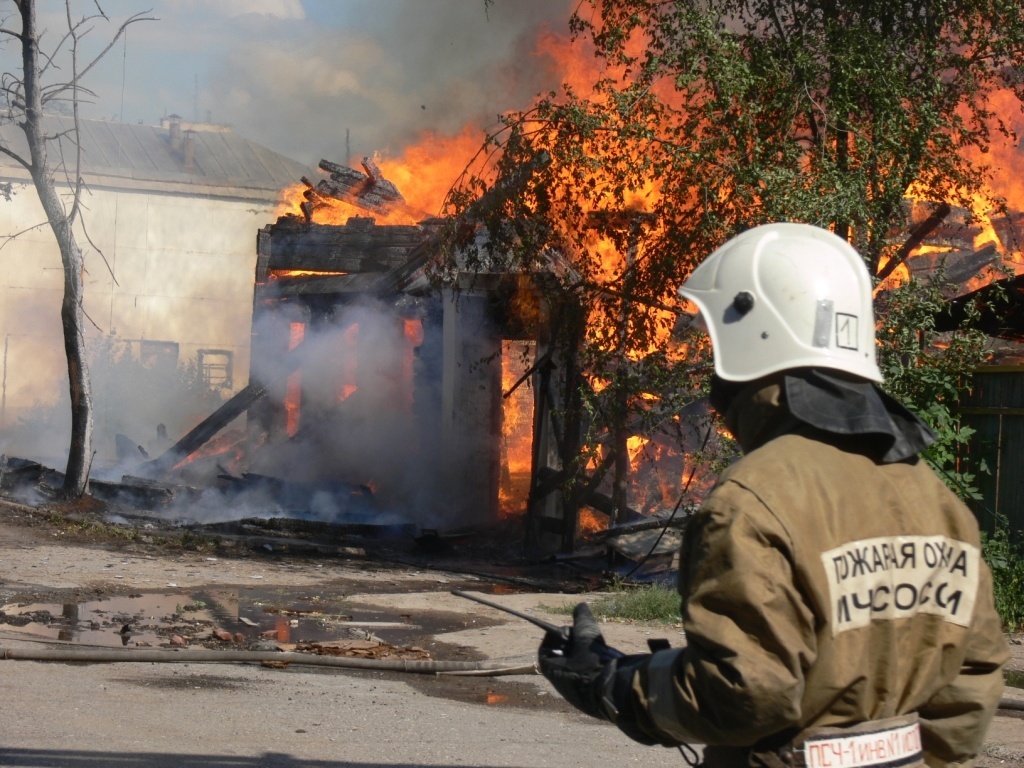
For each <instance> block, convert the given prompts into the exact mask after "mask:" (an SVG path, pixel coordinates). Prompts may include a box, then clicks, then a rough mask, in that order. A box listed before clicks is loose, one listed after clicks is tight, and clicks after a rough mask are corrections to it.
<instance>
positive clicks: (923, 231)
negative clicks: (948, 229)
mask: <svg viewBox="0 0 1024 768" xmlns="http://www.w3.org/2000/svg"><path fill="white" fill-rule="evenodd" d="M951 210H952V208H950V206H949V203H945V202H944V203H939V205H938V206H937V207H936V208H935V210H934V211H932V212H931V214H930V215H929V216H928V218H926V219H925V220H924V221H922V222H921V223H920V224H918V225H917V226H916V227H914V228H913V230H911V232H910V237H908V238H907V241H906V242H905V243H903V245H902V246H900V249H899V250H898V251H897V252H896V254H895V255H894V256H893V257H892V258H891V259H890V260H889V262H888V263H887V264H886V265H885V266H884V267H882V268H881V269H880V270H878V274H876V275H875V277H876V278H878V279H879V280H885V278H887V277H888V276H889V275H891V274H892V273H893V271H894V270H895V269H896V268H897V267H898V266H899V265H900V264H902V263H903V262H904V261H906V260H907V256H909V255H910V252H911V251H912V250H914V249H915V248H917V247H918V246H919V245H920V244H921V243H922V242H923V241H924V239H925V238H926V237H928V235H929V234H931V232H932V230H934V229H935V228H936V227H937V226H939V224H941V223H942V222H943V221H944V220H945V218H946V217H947V216H949V212H950V211H951Z"/></svg>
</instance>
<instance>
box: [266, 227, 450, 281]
mask: <svg viewBox="0 0 1024 768" xmlns="http://www.w3.org/2000/svg"><path fill="white" fill-rule="evenodd" d="M430 234H431V228H429V227H422V226H415V225H398V224H392V225H387V226H380V227H378V226H376V224H375V222H374V220H373V219H368V218H360V217H352V218H350V219H349V220H348V223H347V224H345V225H344V226H338V225H331V224H308V223H306V222H304V221H303V220H302V219H299V218H295V219H294V220H292V219H289V218H282V219H278V221H277V223H276V224H274V225H271V226H269V227H265V228H263V229H262V230H260V233H259V236H258V241H257V250H258V251H259V254H260V256H261V264H260V266H261V267H262V268H264V269H266V270H315V271H321V272H386V271H387V270H389V269H393V268H395V267H397V266H399V265H401V264H403V263H405V261H406V259H408V257H409V251H411V250H412V249H413V248H415V247H416V246H417V245H419V244H420V243H422V242H423V241H424V240H425V239H427V237H429V236H430ZM263 259H265V266H264V263H262V262H263ZM257 279H258V280H260V281H261V282H262V281H263V280H265V279H266V275H265V274H264V275H257Z"/></svg>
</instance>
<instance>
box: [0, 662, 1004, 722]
mask: <svg viewBox="0 0 1024 768" xmlns="http://www.w3.org/2000/svg"><path fill="white" fill-rule="evenodd" d="M0 660H2V661H57V662H84V663H93V664H97V663H99V664H111V663H125V662H147V663H157V664H161V663H162V664H188V663H193V662H196V663H199V662H261V663H262V662H267V663H271V664H275V665H277V664H301V665H305V666H312V667H335V668H338V669H370V670H376V671H384V672H411V673H414V674H422V675H464V676H477V677H500V676H503V675H535V674H537V667H536V666H535V665H533V664H520V665H514V666H510V665H509V664H507V663H503V662H500V661H417V660H409V659H360V658H350V657H347V656H318V655H313V654H308V653H295V652H293V651H206V650H203V651H199V650H189V651H135V650H133V651H118V650H114V649H86V648H67V649H64V648H61V649H51V648H46V649H34V648H33V649H19V648H0ZM999 709H1005V710H1010V711H1014V712H1024V699H1011V698H1006V697H1003V698H1002V699H1001V700H1000V702H999Z"/></svg>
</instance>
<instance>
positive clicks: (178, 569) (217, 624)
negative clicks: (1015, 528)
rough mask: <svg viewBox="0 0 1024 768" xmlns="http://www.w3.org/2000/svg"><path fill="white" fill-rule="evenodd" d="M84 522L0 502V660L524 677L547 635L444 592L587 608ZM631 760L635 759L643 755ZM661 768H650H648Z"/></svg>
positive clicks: (507, 692) (450, 568) (518, 697)
mask: <svg viewBox="0 0 1024 768" xmlns="http://www.w3.org/2000/svg"><path fill="white" fill-rule="evenodd" d="M79 512H80V511H79ZM89 514H91V513H87V514H85V515H83V514H80V513H79V514H72V515H66V514H58V515H55V514H52V513H47V512H42V511H34V510H31V509H29V508H26V507H21V506H19V505H15V504H9V503H6V502H3V501H0V609H2V612H0V646H6V647H9V648H30V647H47V648H81V647H86V646H94V645H99V646H104V647H111V648H114V647H127V648H152V649H155V648H174V647H178V648H192V649H195V648H222V649H229V648H230V649H248V650H269V649H273V648H284V649H291V648H293V647H295V646H296V644H297V643H302V642H303V641H307V642H313V643H321V644H323V645H324V646H331V645H332V644H333V645H334V646H335V647H342V648H344V649H345V651H344V652H345V653H346V654H347V655H353V654H354V655H359V654H363V655H365V656H367V657H370V658H388V657H395V658H423V657H425V656H429V657H430V658H434V659H444V660H458V661H466V660H493V661H500V662H501V663H502V664H505V665H507V666H509V667H522V666H528V665H530V664H531V663H532V661H533V659H534V657H535V652H536V645H537V642H538V641H539V639H540V630H539V629H536V628H534V627H531V626H530V625H529V624H527V623H525V622H523V621H521V620H519V619H517V618H514V617H512V616H508V615H505V614H501V613H499V612H497V611H495V610H493V609H491V608H488V607H486V606H483V605H479V604H477V603H473V602H470V601H467V600H465V599H462V598H459V597H456V596H454V595H452V594H451V590H453V589H460V590H467V591H472V592H477V593H480V594H482V595H485V596H487V597H488V598H489V599H492V600H495V601H497V602H500V603H502V604H503V605H506V606H508V607H511V608H515V609H518V610H520V611H525V612H527V613H529V614H531V615H534V616H536V617H538V618H541V619H544V620H547V621H550V622H552V623H555V624H562V623H565V621H566V618H567V617H566V616H565V615H564V614H560V613H557V612H554V610H553V609H557V608H558V607H560V606H565V605H568V604H572V603H575V602H576V601H578V600H579V599H581V595H578V594H565V593H560V592H559V591H557V590H555V589H553V588H552V586H551V582H550V581H549V582H547V583H546V584H545V583H543V582H541V583H539V584H533V585H532V586H527V583H528V582H529V581H530V580H529V579H528V578H525V577H524V576H523V574H519V576H517V577H509V576H508V575H507V574H505V575H503V574H502V573H501V572H499V569H497V568H492V569H491V572H490V573H488V572H487V570H488V569H487V568H484V567H483V566H481V565H480V564H479V563H477V564H476V565H475V566H474V565H472V563H470V562H466V563H464V564H463V566H464V567H458V565H457V564H456V565H453V564H452V562H451V560H450V559H449V560H447V561H446V567H445V568H444V569H441V568H438V567H436V566H435V565H434V564H433V563H431V562H430V558H426V557H422V555H420V556H418V559H416V558H413V560H412V561H408V558H406V559H407V562H405V563H396V562H394V561H390V562H389V561H386V560H384V559H380V556H379V553H378V554H375V553H374V552H372V551H368V550H367V549H366V548H361V547H358V546H355V547H354V546H351V544H350V543H339V544H338V546H336V547H334V548H333V551H327V552H325V553H323V554H318V553H317V552H316V551H313V552H302V553H297V552H296V551H294V549H295V548H289V547H287V546H283V547H282V546H279V545H276V544H273V543H266V542H264V543H259V542H256V543H255V545H254V546H253V542H251V541H250V542H247V543H246V544H245V545H240V544H239V542H238V541H237V540H234V541H227V540H221V541H212V542H211V541H210V540H199V539H196V538H195V537H189V536H186V537H185V539H184V540H183V539H182V534H181V532H180V531H178V532H170V531H165V530H161V529H160V528H159V526H147V527H144V528H143V529H142V530H143V531H144V532H143V533H142V535H139V530H138V528H136V530H135V532H134V533H131V534H130V535H125V534H124V533H123V532H119V531H118V530H116V529H111V528H109V527H106V526H96V525H89V524H84V523H83V522H82V521H83V519H87V518H88V515H89ZM183 544H184V545H185V546H182V545H183ZM327 549H328V550H330V549H331V548H327ZM569 586H570V587H571V588H572V589H576V588H578V587H579V584H578V583H571V584H569ZM582 597H584V598H585V597H586V596H585V595H583V596H582ZM161 601H163V602H161ZM140 606H142V607H140ZM603 631H604V633H605V636H606V639H607V640H608V642H609V643H610V644H611V645H613V646H616V647H618V648H620V649H621V650H623V651H625V652H627V653H630V652H642V651H643V650H645V648H646V642H647V640H648V639H651V638H662V637H664V638H666V639H668V640H669V641H670V642H671V643H672V644H673V645H679V644H681V643H682V642H684V638H683V637H682V633H681V631H680V630H679V629H678V628H674V627H667V628H666V627H664V626H648V625H644V624H635V623H634V624H624V623H607V624H605V625H604V628H603ZM1011 640H1012V643H1013V644H1012V645H1011V648H1012V652H1013V658H1012V661H1011V662H1010V665H1009V668H1010V669H1011V670H1014V671H1016V672H1019V673H1021V675H1024V645H1021V642H1020V641H1021V638H1020V637H1017V638H1012V639H1011ZM0 663H5V664H13V663H17V662H10V661H8V662H0ZM217 666H220V665H217ZM406 677H412V678H417V679H413V680H410V681H407V684H408V685H410V686H412V688H414V689H415V690H417V691H419V692H420V693H422V694H424V695H426V696H430V697H433V698H435V699H445V700H449V701H453V702H463V703H469V704H474V705H476V706H479V707H484V708H493V707H494V706H495V705H498V706H499V707H508V708H510V711H511V710H519V711H522V710H529V711H530V712H533V713H543V712H550V713H557V714H558V716H559V717H561V718H563V719H564V718H566V717H569V718H571V717H574V716H575V713H573V712H572V710H571V709H570V708H569V707H568V705H566V704H565V703H564V702H563V701H561V700H560V699H559V698H558V697H557V696H556V695H554V691H553V689H551V688H550V687H549V686H548V684H547V682H546V681H545V680H544V679H543V678H541V677H539V676H536V675H525V674H518V675H514V676H510V677H497V678H493V677H492V678H486V680H485V681H481V682H479V683H477V682H473V681H471V680H470V679H467V678H449V679H448V680H445V681H440V680H439V678H436V677H426V676H422V677H421V676H416V675H412V676H406ZM196 687H198V686H196ZM1006 696H1007V697H1012V698H1015V699H1020V700H1022V701H1024V690H1022V689H1018V688H1008V689H1007V693H1006ZM5 698H8V699H9V698H10V697H9V696H5ZM1022 719H1024V718H1022V715H1021V713H1014V712H1009V711H1000V714H999V715H998V716H997V717H996V720H995V722H994V724H993V727H992V729H991V732H990V734H989V739H988V743H987V746H986V754H985V756H984V757H983V758H982V760H981V761H980V762H979V765H981V766H983V767H984V768H992V767H993V766H1015V765H1020V766H1024V723H1022ZM575 727H577V728H579V727H582V725H577V726H575ZM611 736H612V737H614V734H612V735H611ZM26 738H27V736H26ZM5 740H6V737H5V736H4V735H2V733H0V764H2V765H7V764H12V765H13V764H17V765H28V764H30V763H28V762H24V761H20V762H4V760H3V755H4V749H3V746H4V742H5ZM613 741H614V739H613ZM7 746H10V744H9V743H8V744H7ZM638 749H639V748H638ZM637 754H638V755H640V756H641V758H640V759H642V757H643V755H644V754H645V753H644V752H643V750H642V749H641V750H640V752H638V753H637ZM25 759H27V758H25ZM530 759H534V758H530ZM661 759H662V758H659V759H657V760H655V761H654V762H652V761H651V760H643V761H644V762H646V763H647V764H649V765H655V764H661ZM678 761H679V757H678V755H676V756H675V759H674V763H675V764H678ZM542 762H543V761H538V762H536V763H529V762H527V763H525V764H542ZM32 764H35V763H32ZM39 764H40V765H43V764H46V765H49V764H54V765H56V764H60V763H44V762H41V763H39ZM68 764H69V765H77V764H78V763H74V762H69V763H68ZM224 764H225V765H227V764H228V763H224ZM422 764H433V763H431V762H429V761H424V762H423V763H422ZM453 764H462V763H460V762H459V761H458V760H454V761H453ZM545 764H546V763H545ZM592 764H596V763H592ZM232 765H233V763H232Z"/></svg>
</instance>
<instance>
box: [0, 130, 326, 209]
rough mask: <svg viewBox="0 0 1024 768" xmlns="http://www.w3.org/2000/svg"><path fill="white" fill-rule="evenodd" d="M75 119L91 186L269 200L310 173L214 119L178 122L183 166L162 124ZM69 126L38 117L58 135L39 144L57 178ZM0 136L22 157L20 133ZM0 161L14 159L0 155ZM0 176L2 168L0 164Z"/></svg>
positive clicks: (68, 154) (66, 158) (70, 153)
mask: <svg viewBox="0 0 1024 768" xmlns="http://www.w3.org/2000/svg"><path fill="white" fill-rule="evenodd" d="M79 123H80V126H81V146H82V175H83V177H84V178H85V179H86V182H87V183H89V184H93V185H97V186H126V187H130V188H133V189H152V190H155V191H170V192H179V193H186V194H187V193H189V192H193V193H194V194H207V195H209V194H212V195H224V196H231V197H253V198H265V199H268V200H273V199H276V195H277V193H278V192H279V191H280V190H281V189H283V188H284V187H287V186H289V185H291V184H296V183H298V182H299V180H300V178H301V177H302V176H304V175H305V176H311V177H316V176H317V173H316V172H315V171H312V170H311V169H310V168H308V167H307V166H305V165H303V164H302V163H299V162H296V161H295V160H292V159H291V158H288V157H285V156H284V155H281V154H279V153H277V152H274V151H273V150H271V149H268V148H267V147H263V146H260V145H259V144H256V143H255V142H252V141H249V140H248V139H246V138H243V137H242V136H239V135H238V134H237V133H234V132H233V131H231V130H229V129H226V128H223V127H220V126H217V127H216V128H214V127H211V128H210V129H207V130H204V129H203V127H202V126H190V124H188V123H183V124H182V129H183V130H182V136H183V137H184V136H186V135H187V136H189V137H192V139H193V140H194V142H195V144H194V147H195V152H194V161H193V163H192V166H191V167H189V168H186V166H185V155H184V152H183V151H182V148H178V149H174V148H172V146H171V140H170V132H169V130H168V128H166V127H160V126H152V125H132V124H129V123H114V122H108V121H105V120H81V121H79ZM73 125H74V124H73V121H72V119H71V118H69V117H62V116H57V115H48V116H46V118H45V119H44V130H45V131H46V133H47V134H48V135H51V136H60V139H59V143H60V147H59V149H58V146H57V142H53V143H51V144H50V145H49V146H48V150H47V154H48V157H49V160H50V164H51V166H53V167H54V169H55V171H56V175H57V179H58V181H59V180H61V179H63V172H62V170H61V168H60V167H59V166H60V164H61V163H62V162H64V163H66V164H67V166H68V167H73V165H74V162H75V146H74V143H73V140H72V135H71V129H72V128H73ZM193 128H194V129H193ZM0 143H2V144H3V146H5V147H8V148H10V149H11V150H12V151H14V152H17V153H19V154H21V155H22V156H23V157H25V158H28V147H27V144H26V142H25V134H24V132H23V131H22V130H21V128H20V127H19V126H17V125H16V124H14V123H4V124H2V125H0ZM62 157H63V160H62ZM0 168H7V169H10V168H17V169H20V168H21V166H19V165H17V164H16V163H15V162H14V161H13V160H11V159H10V158H9V157H7V156H6V155H3V154H0ZM0 175H5V174H4V172H3V171H0ZM18 175H20V174H18Z"/></svg>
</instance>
